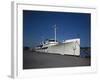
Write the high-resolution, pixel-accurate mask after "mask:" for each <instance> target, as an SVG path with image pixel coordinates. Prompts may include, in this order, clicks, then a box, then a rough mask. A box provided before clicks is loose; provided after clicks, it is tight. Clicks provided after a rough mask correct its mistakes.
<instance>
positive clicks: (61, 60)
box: [23, 50, 91, 69]
mask: <svg viewBox="0 0 100 80" xmlns="http://www.w3.org/2000/svg"><path fill="white" fill-rule="evenodd" d="M90 63H91V62H90V58H81V57H77V56H69V55H60V54H50V53H40V52H32V51H28V50H26V51H25V50H24V51H23V69H39V68H56V67H77V66H90Z"/></svg>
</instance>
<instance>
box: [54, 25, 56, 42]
mask: <svg viewBox="0 0 100 80" xmlns="http://www.w3.org/2000/svg"><path fill="white" fill-rule="evenodd" d="M54 34H55V35H54V39H55V42H56V36H57V35H56V24H55V25H54Z"/></svg>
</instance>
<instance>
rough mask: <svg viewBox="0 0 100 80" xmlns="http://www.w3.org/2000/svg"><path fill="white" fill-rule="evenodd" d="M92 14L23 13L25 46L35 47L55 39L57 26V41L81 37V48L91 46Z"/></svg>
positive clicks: (25, 11)
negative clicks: (47, 40) (55, 26)
mask: <svg viewBox="0 0 100 80" xmlns="http://www.w3.org/2000/svg"><path fill="white" fill-rule="evenodd" d="M90 21H91V14H88V13H74V12H73V13H70V12H47V11H31V10H24V11H23V46H24V47H25V46H28V47H34V46H36V45H39V44H40V43H41V42H42V41H44V40H45V39H54V29H53V25H55V24H56V25H57V40H58V41H60V42H62V41H63V40H67V39H73V38H77V37H80V41H81V43H80V44H81V45H80V46H81V47H90V46H91V40H90V39H91V35H90V34H91V22H90Z"/></svg>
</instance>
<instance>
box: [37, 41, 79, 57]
mask: <svg viewBox="0 0 100 80" xmlns="http://www.w3.org/2000/svg"><path fill="white" fill-rule="evenodd" d="M36 51H39V52H46V53H52V54H61V55H64V54H67V55H76V56H80V39H71V40H66V41H65V42H63V43H59V44H57V45H53V46H49V47H48V48H47V49H38V50H36Z"/></svg>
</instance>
